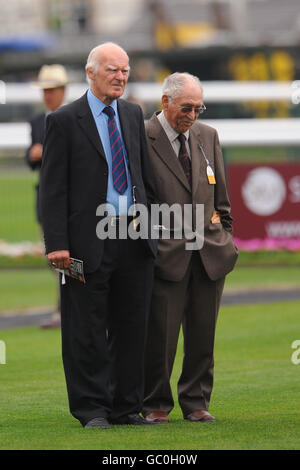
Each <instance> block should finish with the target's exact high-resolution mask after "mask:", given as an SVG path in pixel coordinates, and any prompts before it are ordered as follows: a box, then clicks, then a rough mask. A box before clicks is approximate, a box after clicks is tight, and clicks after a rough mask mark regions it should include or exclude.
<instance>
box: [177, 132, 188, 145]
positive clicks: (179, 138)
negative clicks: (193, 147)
mask: <svg viewBox="0 0 300 470" xmlns="http://www.w3.org/2000/svg"><path fill="white" fill-rule="evenodd" d="M177 138H178V140H179V142H180V143H181V144H185V141H186V138H185V135H183V134H179V135H178V137H177Z"/></svg>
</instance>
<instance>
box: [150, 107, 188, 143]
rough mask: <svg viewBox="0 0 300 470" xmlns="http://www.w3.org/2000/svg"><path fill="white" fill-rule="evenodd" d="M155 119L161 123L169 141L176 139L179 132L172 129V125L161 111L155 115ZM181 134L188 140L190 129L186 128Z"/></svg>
mask: <svg viewBox="0 0 300 470" xmlns="http://www.w3.org/2000/svg"><path fill="white" fill-rule="evenodd" d="M157 119H158V120H159V122H160V123H161V125H162V127H163V129H164V131H165V133H166V134H167V136H168V138H169V140H170V142H172V143H173V142H174V140H176V139H177V137H178V136H179V133H178V132H177V131H175V129H173V127H172V126H171V125H170V124H169V122H168V121H167V119H166V116H165V114H164V112H163V111H162V112H161V113H159V114H158V115H157ZM183 135H184V136H185V138H186V140H188V139H189V136H190V131H189V130H187V131H186V132H183Z"/></svg>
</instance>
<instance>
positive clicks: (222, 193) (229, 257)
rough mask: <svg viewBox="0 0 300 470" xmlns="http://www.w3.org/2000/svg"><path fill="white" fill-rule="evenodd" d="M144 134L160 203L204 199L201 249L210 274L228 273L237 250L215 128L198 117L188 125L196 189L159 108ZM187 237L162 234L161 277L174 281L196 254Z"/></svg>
mask: <svg viewBox="0 0 300 470" xmlns="http://www.w3.org/2000/svg"><path fill="white" fill-rule="evenodd" d="M146 134H147V141H148V148H149V154H150V159H151V163H152V167H153V171H154V179H155V181H156V203H158V204H163V203H167V204H168V205H172V204H175V203H177V204H178V203H179V204H181V205H183V204H191V203H193V206H194V207H195V204H204V244H203V247H202V248H201V249H200V250H199V254H200V256H201V259H202V263H203V265H204V267H205V269H206V272H207V274H208V276H209V278H210V279H211V280H217V279H219V278H221V277H223V276H225V275H226V274H227V273H229V272H230V271H231V270H232V269H233V267H234V265H235V262H236V259H237V256H238V250H237V248H236V246H235V245H234V242H233V238H232V217H231V215H230V202H229V199H228V194H227V188H226V180H225V170H224V164H223V157H222V151H221V148H220V144H219V139H218V134H217V132H216V130H215V129H213V128H212V127H209V126H207V125H204V124H201V123H200V122H199V121H195V123H194V124H193V125H192V127H191V129H190V138H189V145H190V150H191V159H192V178H193V180H192V190H191V188H190V186H189V183H188V181H187V178H186V176H185V174H184V171H183V169H182V166H181V164H180V162H179V160H178V158H177V156H176V154H175V152H174V151H173V148H172V146H171V144H170V141H169V139H168V137H167V135H166V133H165V131H164V130H163V128H162V126H161V124H160V122H159V120H158V119H157V117H156V114H154V115H153V116H152V118H151V119H150V120H149V121H148V122H147V124H146ZM201 146H202V149H203V151H204V153H205V156H206V158H207V159H208V160H209V163H210V166H211V168H212V169H213V171H214V174H215V179H216V184H214V185H213V184H209V183H208V178H207V174H206V168H207V163H206V160H205V156H204V155H203V152H202V150H201ZM215 210H216V211H218V212H219V214H220V220H221V222H220V223H212V222H211V218H212V216H213V213H214V211H215ZM186 242H187V240H186V239H184V238H183V239H181V240H176V239H170V240H163V239H160V240H159V243H158V255H157V258H156V275H157V276H158V277H160V278H162V279H166V280H170V281H180V280H181V279H182V278H183V276H184V274H185V272H186V269H187V267H188V265H189V262H190V259H191V256H192V251H190V250H186V249H185V246H186Z"/></svg>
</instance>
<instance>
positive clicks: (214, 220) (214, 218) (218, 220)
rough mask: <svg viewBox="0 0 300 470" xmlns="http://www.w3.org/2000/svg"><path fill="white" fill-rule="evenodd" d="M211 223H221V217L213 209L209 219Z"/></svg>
mask: <svg viewBox="0 0 300 470" xmlns="http://www.w3.org/2000/svg"><path fill="white" fill-rule="evenodd" d="M210 221H211V223H212V224H220V223H221V217H220V214H219V212H218V211H214V212H213V215H212V217H211V219H210Z"/></svg>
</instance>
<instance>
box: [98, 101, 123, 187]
mask: <svg viewBox="0 0 300 470" xmlns="http://www.w3.org/2000/svg"><path fill="white" fill-rule="evenodd" d="M103 112H104V113H105V114H106V115H107V116H108V123H107V125H108V134H109V141H110V149H111V157H112V178H113V185H114V188H115V189H116V190H117V191H118V192H119V193H120V194H123V193H124V192H125V191H126V189H127V176H126V167H125V161H124V157H125V155H124V149H123V144H122V139H121V136H120V133H119V130H118V126H117V123H116V120H115V112H114V110H113V108H112V107H111V106H106V107H105V108H104V109H103Z"/></svg>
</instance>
